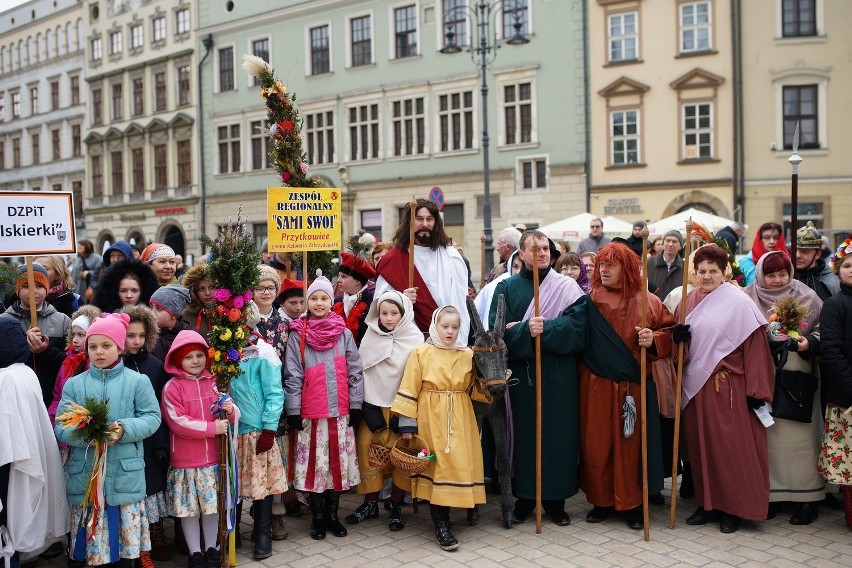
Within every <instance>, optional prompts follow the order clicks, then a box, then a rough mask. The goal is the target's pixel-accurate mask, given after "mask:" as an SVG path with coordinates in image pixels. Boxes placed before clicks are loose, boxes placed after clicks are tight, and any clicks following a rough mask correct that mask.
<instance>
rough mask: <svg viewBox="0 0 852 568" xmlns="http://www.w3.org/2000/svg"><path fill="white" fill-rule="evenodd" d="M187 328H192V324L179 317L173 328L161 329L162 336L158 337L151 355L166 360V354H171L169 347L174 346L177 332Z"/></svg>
mask: <svg viewBox="0 0 852 568" xmlns="http://www.w3.org/2000/svg"><path fill="white" fill-rule="evenodd" d="M185 329H192V326H190V325H189V324H188V323H187V322H186V321H184V320H182V319H180V318H178V320H177V323H176V324H175V326H174V327H173V328H171V329H160V336H159V337H157V343H155V344H154V348H153V349H152V350H151V355H153V356H154V357H156V358H157V359H159V360H160V361H163V362H165V360H166V355H168V354H169V349H171V348H172V343H174V342H175V337H177V334H178V333H180V332H181V331H183V330H185Z"/></svg>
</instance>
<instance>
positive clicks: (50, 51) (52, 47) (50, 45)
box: [45, 30, 56, 59]
mask: <svg viewBox="0 0 852 568" xmlns="http://www.w3.org/2000/svg"><path fill="white" fill-rule="evenodd" d="M45 42H46V43H47V58H48V59H52V58H53V57H55V56H56V44H55V43H54V42H53V30H47V34H46V35H45Z"/></svg>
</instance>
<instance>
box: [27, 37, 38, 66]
mask: <svg viewBox="0 0 852 568" xmlns="http://www.w3.org/2000/svg"><path fill="white" fill-rule="evenodd" d="M27 60H28V63H29V64H30V65H32V64H34V63H38V61H39V58H38V45H36V43H35V41H34V40H33V36H29V37H28V38H27Z"/></svg>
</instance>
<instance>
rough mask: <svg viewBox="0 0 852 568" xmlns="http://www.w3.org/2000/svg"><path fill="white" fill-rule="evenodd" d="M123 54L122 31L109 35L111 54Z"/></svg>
mask: <svg viewBox="0 0 852 568" xmlns="http://www.w3.org/2000/svg"><path fill="white" fill-rule="evenodd" d="M120 53H121V31H120V30H119V31H117V32H112V33H111V34H109V54H110V55H119V54H120Z"/></svg>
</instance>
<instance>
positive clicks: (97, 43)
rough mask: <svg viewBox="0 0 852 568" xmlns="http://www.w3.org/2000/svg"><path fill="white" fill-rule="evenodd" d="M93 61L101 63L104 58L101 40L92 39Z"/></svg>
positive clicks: (97, 38)
mask: <svg viewBox="0 0 852 568" xmlns="http://www.w3.org/2000/svg"><path fill="white" fill-rule="evenodd" d="M91 47H92V61H100V60H101V59H102V58H103V56H104V46H103V41H102V40H101V38H99V37H96V38H94V39H92V43H91Z"/></svg>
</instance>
